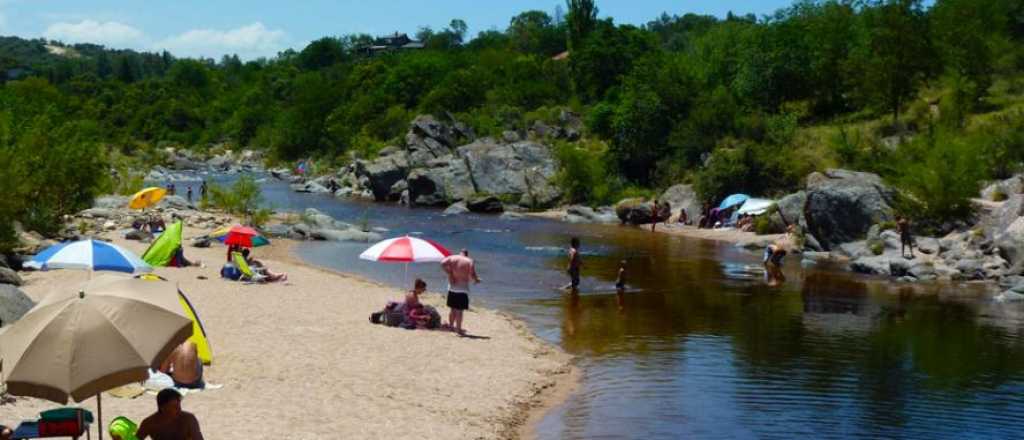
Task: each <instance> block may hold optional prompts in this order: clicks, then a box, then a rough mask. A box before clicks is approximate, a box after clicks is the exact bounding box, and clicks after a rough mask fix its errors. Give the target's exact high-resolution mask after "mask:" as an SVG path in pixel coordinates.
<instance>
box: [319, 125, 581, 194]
mask: <svg viewBox="0 0 1024 440" xmlns="http://www.w3.org/2000/svg"><path fill="white" fill-rule="evenodd" d="M460 125H461V124H459V123H458V122H453V123H445V122H441V121H439V120H437V119H436V118H434V117H433V116H419V117H417V118H416V119H415V120H413V122H412V123H411V124H410V128H409V131H408V133H407V134H406V136H405V145H404V146H403V147H401V148H399V147H388V148H385V149H383V150H381V152H380V154H379V156H378V157H377V159H374V160H372V161H356V162H354V163H353V164H351V165H350V166H349V167H348V168H347V169H345V170H343V171H342V173H341V174H340V175H339V179H338V182H339V184H340V185H342V186H343V187H344V188H349V189H348V190H338V191H335V195H340V196H360V195H362V196H366V195H369V197H370V198H372V199H374V200H376V201H380V202H383V201H391V202H394V201H398V202H402V203H407V204H409V205H419V206H448V205H450V204H452V203H454V202H458V201H465V200H468V199H469V198H470V197H473V196H475V195H478V194H486V195H491V196H496V197H498V198H500V199H501V200H503V201H506V202H509V201H512V203H513V204H516V205H519V206H523V207H530V208H546V207H551V206H553V205H554V204H556V203H557V201H558V200H559V199H560V198H561V196H562V193H561V191H560V190H559V189H558V188H557V187H555V186H554V185H553V184H552V183H551V180H552V179H553V178H554V176H555V173H556V172H557V167H556V163H555V160H554V157H553V155H552V153H551V151H550V148H548V147H547V146H545V145H542V144H538V143H535V142H530V141H521V140H520V139H521V136H518V134H517V135H516V136H512V135H511V134H510V135H509V136H507V139H506V140H507V141H506V142H502V141H496V140H494V139H490V138H485V139H480V140H475V141H474V140H473V138H472V136H473V134H472V132H471V130H469V129H468V128H466V127H460ZM467 140H468V141H471V142H469V143H463V142H465V141H467Z"/></svg>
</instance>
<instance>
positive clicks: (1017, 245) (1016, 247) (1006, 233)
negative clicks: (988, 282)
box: [995, 217, 1024, 274]
mask: <svg viewBox="0 0 1024 440" xmlns="http://www.w3.org/2000/svg"><path fill="white" fill-rule="evenodd" d="M995 246H996V247H997V248H998V250H999V256H1001V257H1003V259H1005V260H1006V261H1008V262H1009V263H1010V271H1011V272H1012V273H1014V274H1021V273H1024V217H1020V218H1018V219H1017V220H1016V221H1014V222H1013V223H1011V224H1010V226H1009V227H1007V228H1006V229H1005V230H1003V232H1002V233H1000V234H999V235H997V236H996V237H995Z"/></svg>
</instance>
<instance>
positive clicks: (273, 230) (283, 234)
mask: <svg viewBox="0 0 1024 440" xmlns="http://www.w3.org/2000/svg"><path fill="white" fill-rule="evenodd" d="M263 233H264V234H267V236H268V237H271V238H287V237H290V236H291V235H292V228H291V226H289V225H286V224H282V223H275V224H272V225H267V226H264V227H263Z"/></svg>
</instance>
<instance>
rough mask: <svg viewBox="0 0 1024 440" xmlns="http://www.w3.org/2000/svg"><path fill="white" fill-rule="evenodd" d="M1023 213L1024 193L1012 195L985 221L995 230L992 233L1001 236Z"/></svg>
mask: <svg viewBox="0 0 1024 440" xmlns="http://www.w3.org/2000/svg"><path fill="white" fill-rule="evenodd" d="M1022 215H1024V195H1020V194H1017V195H1012V196H1010V198H1008V199H1006V201H1005V202H1003V204H1002V205H1000V206H999V208H997V209H996V210H995V211H993V212H992V215H991V216H989V218H988V219H987V220H986V221H985V223H987V227H988V228H989V230H991V231H993V234H992V235H994V236H999V234H1000V233H1002V231H1005V230H1006V229H1007V228H1009V227H1010V225H1011V224H1013V223H1014V222H1016V221H1017V220H1018V219H1020V217H1021V216H1022Z"/></svg>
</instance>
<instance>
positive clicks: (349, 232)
mask: <svg viewBox="0 0 1024 440" xmlns="http://www.w3.org/2000/svg"><path fill="white" fill-rule="evenodd" d="M263 232H264V233H266V234H267V235H268V236H270V237H278V238H290V239H293V240H317V241H354V242H361V243H368V242H371V241H378V240H380V239H381V235H380V234H378V233H377V232H374V231H369V230H364V228H360V227H357V226H355V225H351V224H348V223H344V222H340V221H337V220H335V219H334V218H333V217H331V216H329V215H327V214H324V213H323V212H320V211H318V210H316V209H314V208H309V209H307V210H306V211H305V212H304V213H302V215H300V216H299V217H298V219H295V220H293V221H285V222H277V223H273V224H270V225H267V226H266V227H264V228H263Z"/></svg>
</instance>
